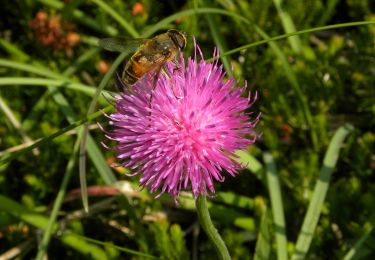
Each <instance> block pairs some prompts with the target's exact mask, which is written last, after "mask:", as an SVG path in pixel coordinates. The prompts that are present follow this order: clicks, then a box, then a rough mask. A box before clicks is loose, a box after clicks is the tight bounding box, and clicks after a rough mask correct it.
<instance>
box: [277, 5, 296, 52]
mask: <svg viewBox="0 0 375 260" xmlns="http://www.w3.org/2000/svg"><path fill="white" fill-rule="evenodd" d="M273 3H274V4H275V6H276V10H277V13H278V14H279V17H280V20H281V23H282V25H283V27H284V31H285V32H286V33H292V32H295V31H296V26H295V25H294V23H293V20H292V17H291V16H290V15H289V13H288V12H287V11H285V10H284V9H283V8H282V0H273ZM288 40H289V42H290V45H291V46H292V49H293V51H294V52H295V53H300V52H301V50H302V44H301V39H300V38H299V37H298V36H293V37H289V38H288Z"/></svg>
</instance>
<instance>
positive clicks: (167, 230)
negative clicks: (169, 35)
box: [0, 0, 375, 259]
mask: <svg viewBox="0 0 375 260" xmlns="http://www.w3.org/2000/svg"><path fill="white" fill-rule="evenodd" d="M0 13H1V17H2V19H1V22H0V96H1V98H0V161H1V163H0V194H1V195H0V252H1V253H0V258H2V256H3V255H2V254H4V252H8V250H10V249H11V248H14V247H16V246H20V247H21V248H22V249H23V250H22V253H21V254H20V255H18V257H20V258H35V257H36V256H37V258H38V259H41V258H42V257H43V255H44V254H45V253H46V254H48V257H49V258H51V259H52V258H56V257H57V258H58V257H61V258H64V257H65V258H68V257H69V258H77V259H78V258H82V257H87V258H97V259H124V258H134V259H149V258H151V259H152V258H158V259H159V258H161V259H188V258H194V257H198V258H200V259H216V256H215V250H214V247H213V246H212V244H211V243H210V242H209V240H208V239H207V237H206V236H205V234H204V233H203V231H202V230H201V229H200V228H199V227H198V224H197V223H198V222H197V221H198V220H197V215H196V212H195V206H194V200H193V199H192V198H191V197H190V196H189V195H187V196H185V194H182V195H181V197H180V199H179V205H180V206H179V207H176V204H175V203H174V202H173V201H171V199H170V198H168V197H167V196H163V197H161V198H160V199H159V200H154V198H153V196H154V195H150V194H149V193H148V192H147V191H141V192H136V189H137V188H138V186H137V178H136V177H134V178H128V177H126V176H124V175H122V173H124V172H129V171H130V170H129V169H121V168H116V169H112V168H111V167H110V166H111V164H112V162H113V160H114V159H113V152H112V151H110V150H106V149H102V148H101V147H100V145H99V142H100V141H101V140H103V139H104V138H103V134H102V133H101V132H100V131H98V130H97V126H96V124H95V123H90V124H89V129H91V130H90V131H89V136H88V138H87V147H86V148H87V154H88V157H87V182H88V195H89V196H88V198H89V203H90V212H89V213H88V214H86V213H84V212H83V211H82V204H81V200H80V195H79V192H78V189H79V187H80V184H79V178H78V168H79V167H78V156H77V153H78V150H77V146H75V144H77V143H79V138H80V134H79V133H81V131H82V130H81V128H79V127H80V126H82V125H83V124H84V123H85V122H87V121H90V120H91V121H90V122H92V121H103V122H105V119H103V116H102V113H101V112H97V113H95V114H93V115H90V116H89V117H88V118H87V113H88V111H89V112H90V110H92V109H93V108H94V107H95V105H96V103H97V102H96V98H93V97H94V96H95V93H97V94H98V90H97V89H101V88H102V87H105V88H106V89H105V90H104V91H103V92H102V93H106V94H108V91H117V90H116V88H115V87H114V86H113V79H112V76H111V75H110V74H108V73H107V71H108V67H109V66H110V65H111V64H112V63H113V62H114V61H115V60H116V57H117V56H116V54H113V53H109V52H100V50H98V49H97V46H96V43H97V40H98V39H99V38H103V37H112V36H123V37H140V36H142V37H150V36H152V35H153V34H155V33H158V32H161V31H164V30H167V29H170V28H176V29H180V30H184V31H186V32H187V33H188V39H189V42H188V47H187V50H186V51H185V52H184V55H185V56H190V55H192V54H193V44H192V37H193V36H194V37H195V38H196V41H197V42H198V44H199V45H200V47H201V48H202V51H203V53H204V55H205V57H206V58H207V59H208V58H210V57H211V54H212V52H213V49H214V47H215V46H219V47H220V48H221V52H222V53H223V52H226V51H229V52H230V54H228V55H225V56H222V57H221V62H222V63H223V65H224V66H225V68H226V69H227V71H228V74H230V73H232V71H230V68H231V66H233V67H234V71H233V75H234V76H235V77H240V81H241V82H244V81H245V80H246V81H248V89H249V91H251V92H252V93H255V91H257V92H258V95H259V99H258V101H257V103H256V108H255V111H261V112H262V117H261V121H260V123H259V124H258V127H257V131H258V132H259V133H261V134H262V138H261V139H260V140H259V141H258V142H257V143H256V146H254V147H251V148H250V150H249V153H245V152H239V153H238V155H239V156H240V158H239V159H238V160H239V161H240V162H241V163H242V164H243V165H244V170H243V171H242V172H241V173H240V174H239V175H238V176H237V177H236V178H230V177H229V176H226V181H225V182H224V183H220V184H215V189H216V190H217V191H218V193H217V196H216V197H214V198H212V199H211V200H210V201H209V202H208V208H209V211H210V215H211V217H212V219H213V221H214V223H215V225H216V227H217V228H218V231H219V233H220V234H222V237H223V240H224V241H225V243H226V245H227V247H228V249H229V252H230V254H231V257H232V259H253V258H254V259H274V258H275V257H276V256H279V257H280V256H281V257H280V259H281V258H282V256H285V255H288V256H294V257H295V258H303V257H306V258H307V259H342V258H344V259H373V258H374V257H375V248H374V241H375V234H374V224H375V208H374V205H375V204H374V203H375V195H374V194H375V185H374V182H373V179H374V169H375V159H374V158H375V155H374V151H375V133H374V129H375V102H374V100H375V88H374V86H375V77H374V71H375V66H374V64H375V62H374V46H373V43H374V39H375V26H374V25H373V24H372V25H362V26H355V27H354V26H352V27H345V28H334V29H332V30H320V29H319V28H318V29H316V30H315V31H314V32H310V33H303V34H299V35H298V36H294V37H289V38H288V39H282V40H278V41H271V42H270V41H265V42H263V43H262V44H255V45H253V46H250V47H249V46H247V47H244V48H243V49H242V50H241V51H237V50H236V48H239V47H241V46H245V45H248V44H252V43H256V42H258V41H262V40H267V39H269V38H272V37H275V36H279V35H283V34H285V33H289V32H293V31H297V32H298V31H300V30H305V29H311V28H316V27H320V26H325V25H334V24H339V23H349V22H353V21H374V20H375V10H374V6H373V4H372V3H371V1H369V0H344V1H338V0H317V1H299V0H290V1H280V0H274V1H271V0H269V1H264V0H253V1H245V0H228V1H227V0H220V1H208V0H207V1H196V0H187V1H151V0H145V1H142V2H137V1H135V0H132V1H121V0H115V1H103V0H93V1H85V0H79V1H62V0H39V1H36V2H35V1H29V0H26V1H7V2H6V3H4V4H3V5H2V10H1V11H0ZM38 19H39V20H38ZM46 21H49V22H50V23H52V24H49V25H48V26H47V24H48V23H46ZM51 21H52V22H51ZM352 25H353V24H352ZM76 37H78V40H77V38H76ZM75 41H77V42H75ZM258 43H259V42H258ZM233 50H234V51H233ZM231 51H232V52H231ZM117 62H118V63H122V62H121V61H120V58H118V60H117ZM119 67H120V69H118V70H121V68H122V67H123V65H120V66H119ZM113 69H114V68H113ZM98 87H99V88H98ZM106 94H105V96H106V98H107V99H108V98H109V99H110V96H109V95H106ZM97 98H98V104H99V105H97V107H100V108H103V110H104V112H109V111H110V110H111V109H112V108H111V106H108V104H107V101H106V100H105V99H104V98H103V97H102V95H101V94H100V95H99V96H97ZM93 99H94V100H93ZM90 103H91V104H92V105H90ZM89 107H90V109H89ZM97 110H98V109H97V108H95V109H93V110H92V111H97ZM89 114H91V113H89ZM348 123H349V124H351V125H353V126H354V130H350V129H347V128H345V129H346V130H343V129H344V128H340V127H342V126H344V125H346V124H348ZM338 129H340V130H338ZM343 131H344V132H345V131H347V132H345V133H344V132H343ZM349 132H350V134H349ZM347 134H348V135H347ZM337 135H341V137H340V138H341V139H340V138H339V139H340V140H339V141H338V139H337V138H338V137H337ZM334 136H335V137H334ZM344 137H345V138H344ZM30 143H34V145H33V146H32V147H29V146H28V145H29V144H30ZM25 147H27V148H25ZM74 147H76V148H74ZM328 147H330V148H329V149H328ZM32 148H35V149H32ZM332 156H333V157H332ZM324 158H325V159H324ZM327 165H328V166H327ZM70 174H72V175H71V176H70ZM69 176H70V177H69ZM114 183H115V184H116V187H117V188H119V190H120V192H119V191H118V190H116V189H114V188H113V187H114V186H113V184H114ZM314 187H315V189H314ZM65 192H66V193H65ZM281 199H282V201H281ZM266 209H267V210H266ZM283 216H285V220H284V219H283ZM36 237H37V238H38V239H35V238H36ZM286 251H287V252H286Z"/></svg>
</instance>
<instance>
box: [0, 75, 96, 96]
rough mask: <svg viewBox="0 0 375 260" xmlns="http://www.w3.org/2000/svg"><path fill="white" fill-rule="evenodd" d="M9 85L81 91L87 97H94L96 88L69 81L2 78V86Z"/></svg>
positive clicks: (0, 84)
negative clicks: (52, 87)
mask: <svg viewBox="0 0 375 260" xmlns="http://www.w3.org/2000/svg"><path fill="white" fill-rule="evenodd" d="M8 85H23V86H43V87H47V86H54V87H59V88H67V89H72V90H77V91H81V92H83V93H85V94H87V95H90V96H92V95H94V94H95V88H94V87H91V86H88V85H85V84H82V83H75V82H69V81H67V80H57V79H45V78H27V77H6V78H0V86H8Z"/></svg>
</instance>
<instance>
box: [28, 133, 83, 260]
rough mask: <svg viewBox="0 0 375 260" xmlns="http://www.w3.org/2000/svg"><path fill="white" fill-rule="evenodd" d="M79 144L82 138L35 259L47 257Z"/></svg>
mask: <svg viewBox="0 0 375 260" xmlns="http://www.w3.org/2000/svg"><path fill="white" fill-rule="evenodd" d="M79 142H80V136H78V138H77V141H76V143H75V145H74V150H73V153H72V155H71V157H70V159H69V162H68V165H67V167H66V171H65V175H64V178H63V181H62V183H61V186H60V189H59V192H58V193H57V197H56V200H55V203H54V204H53V209H52V211H51V215H50V217H49V219H48V225H47V228H46V230H45V231H44V234H43V239H42V242H41V244H40V247H39V250H38V254H37V256H36V258H35V259H36V260H42V259H43V257H44V256H45V254H46V252H47V249H48V245H49V242H50V241H51V237H52V234H53V232H54V230H53V227H54V226H55V224H56V219H57V216H58V214H59V211H60V208H61V205H62V204H63V201H64V197H65V193H66V190H67V187H68V184H69V180H70V178H71V176H72V174H73V169H74V165H75V164H76V161H77V152H78V149H79Z"/></svg>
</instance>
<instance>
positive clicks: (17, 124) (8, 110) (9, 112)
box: [0, 96, 40, 156]
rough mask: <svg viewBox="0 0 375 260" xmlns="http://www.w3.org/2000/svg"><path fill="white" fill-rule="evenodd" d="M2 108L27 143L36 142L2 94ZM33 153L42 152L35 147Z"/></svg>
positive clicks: (0, 99) (0, 106)
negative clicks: (27, 132)
mask: <svg viewBox="0 0 375 260" xmlns="http://www.w3.org/2000/svg"><path fill="white" fill-rule="evenodd" d="M0 110H2V111H3V112H4V114H5V115H6V117H7V118H8V120H9V122H10V123H11V124H12V126H13V128H14V129H16V131H17V132H18V134H19V135H20V136H21V137H22V140H23V142H24V143H25V144H28V145H29V144H32V143H34V142H35V141H34V140H33V139H32V138H31V137H29V136H28V135H27V134H26V131H25V130H24V129H22V126H21V123H20V121H18V119H17V118H16V116H15V115H14V113H13V111H12V109H11V108H10V107H9V106H8V105H7V104H6V103H5V101H4V100H3V99H2V98H1V96H0ZM33 154H34V155H35V156H37V155H39V154H40V152H39V149H34V150H33Z"/></svg>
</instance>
